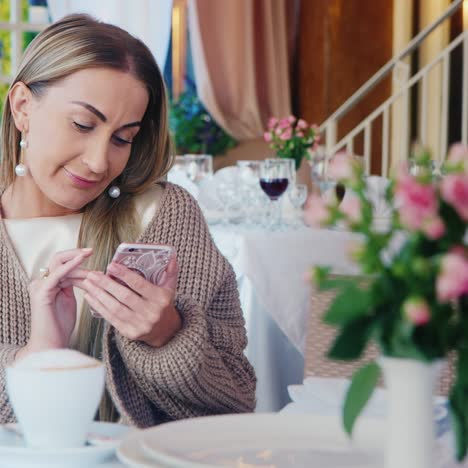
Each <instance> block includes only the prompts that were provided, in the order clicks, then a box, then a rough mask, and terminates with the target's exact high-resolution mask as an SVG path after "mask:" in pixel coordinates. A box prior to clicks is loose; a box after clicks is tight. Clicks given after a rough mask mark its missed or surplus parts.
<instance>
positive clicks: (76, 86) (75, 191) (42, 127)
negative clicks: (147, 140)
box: [12, 68, 149, 212]
mask: <svg viewBox="0 0 468 468" xmlns="http://www.w3.org/2000/svg"><path fill="white" fill-rule="evenodd" d="M26 92H27V91H26ZM148 99H149V97H148V92H147V90H146V88H145V86H144V84H143V83H142V82H140V81H138V80H137V79H136V78H134V77H133V76H132V75H131V74H129V73H125V72H120V71H116V70H112V69H108V68H94V69H86V70H81V71H78V72H76V73H73V74H72V75H70V76H68V77H67V78H65V79H63V80H61V81H59V82H58V83H56V84H54V85H52V86H50V87H49V88H48V89H47V90H46V92H45V94H44V95H42V96H41V97H40V98H35V97H33V96H31V97H30V101H29V102H27V103H26V105H25V106H24V110H25V113H26V117H25V119H24V121H21V119H20V120H19V122H24V124H25V127H24V128H25V129H26V140H27V143H28V147H27V149H26V153H25V163H26V165H27V167H28V169H29V175H27V176H26V177H25V179H29V182H30V183H33V184H35V185H36V186H37V188H39V191H38V192H39V193H40V194H41V196H44V197H45V198H46V199H48V201H50V202H51V203H52V204H54V205H56V206H58V207H63V208H65V209H66V211H68V212H70V211H72V212H73V211H79V210H80V209H82V208H83V207H84V206H85V205H86V204H87V203H89V202H90V201H92V200H94V199H95V198H96V197H97V196H98V195H100V194H101V193H102V192H103V191H104V190H105V189H106V188H107V187H108V186H109V184H111V183H112V181H113V180H114V179H115V178H116V177H117V176H118V175H119V174H121V172H122V171H123V170H124V168H125V166H126V164H127V162H128V159H129V156H130V150H131V147H132V141H133V139H134V138H135V136H136V134H137V133H138V131H139V129H140V123H141V121H142V119H143V115H144V113H145V110H146V107H147V105H148ZM12 107H13V106H12ZM15 122H17V127H18V128H19V125H18V119H17V118H15ZM20 125H21V124H20ZM26 182H27V180H24V182H23V183H26Z"/></svg>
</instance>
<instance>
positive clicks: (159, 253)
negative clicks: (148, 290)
mask: <svg viewBox="0 0 468 468" xmlns="http://www.w3.org/2000/svg"><path fill="white" fill-rule="evenodd" d="M173 252H174V249H173V247H170V246H168V245H160V244H126V243H123V244H120V245H119V246H118V247H117V250H116V251H115V254H114V257H113V258H112V261H113V262H115V263H120V264H121V265H124V266H126V267H127V268H129V269H130V270H133V271H135V272H136V273H138V274H139V275H141V276H142V277H143V278H145V279H146V280H147V281H149V282H150V283H153V284H156V285H159V284H160V283H161V277H162V275H163V273H164V271H165V270H166V268H167V265H168V264H169V260H170V259H171V256H172V254H173Z"/></svg>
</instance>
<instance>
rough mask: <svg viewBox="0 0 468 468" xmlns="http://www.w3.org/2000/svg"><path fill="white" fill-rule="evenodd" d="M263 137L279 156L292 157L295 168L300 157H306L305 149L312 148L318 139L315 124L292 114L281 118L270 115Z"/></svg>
mask: <svg viewBox="0 0 468 468" xmlns="http://www.w3.org/2000/svg"><path fill="white" fill-rule="evenodd" d="M263 138H264V140H265V141H266V142H267V143H269V144H270V147H271V148H272V149H273V150H274V151H275V152H276V154H277V155H278V156H279V157H280V158H291V159H294V160H295V162H296V169H299V166H300V165H301V161H302V158H304V157H307V154H308V153H307V150H308V149H309V148H311V147H312V148H313V149H314V148H315V147H316V146H317V145H318V142H319V141H320V136H319V135H318V127H317V126H316V125H309V124H308V123H307V122H306V121H305V120H304V119H297V118H296V117H294V116H293V115H290V116H289V117H285V118H283V119H278V118H276V117H271V118H270V120H269V121H268V129H267V131H266V132H265V133H264V134H263Z"/></svg>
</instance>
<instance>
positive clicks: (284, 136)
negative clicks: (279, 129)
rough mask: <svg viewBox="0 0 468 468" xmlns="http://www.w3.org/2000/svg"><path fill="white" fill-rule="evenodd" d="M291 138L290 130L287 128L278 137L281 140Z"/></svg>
mask: <svg viewBox="0 0 468 468" xmlns="http://www.w3.org/2000/svg"><path fill="white" fill-rule="evenodd" d="M291 137H292V130H291V129H290V128H287V129H286V130H285V131H284V132H283V133H282V134H281V136H280V138H281V140H289V139H291Z"/></svg>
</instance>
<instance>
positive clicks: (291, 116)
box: [288, 115, 296, 124]
mask: <svg viewBox="0 0 468 468" xmlns="http://www.w3.org/2000/svg"><path fill="white" fill-rule="evenodd" d="M295 121H296V117H294V115H290V116H289V117H288V122H289V123H292V124H293V123H294V122H295Z"/></svg>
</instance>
